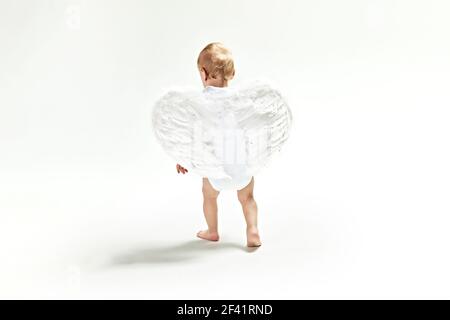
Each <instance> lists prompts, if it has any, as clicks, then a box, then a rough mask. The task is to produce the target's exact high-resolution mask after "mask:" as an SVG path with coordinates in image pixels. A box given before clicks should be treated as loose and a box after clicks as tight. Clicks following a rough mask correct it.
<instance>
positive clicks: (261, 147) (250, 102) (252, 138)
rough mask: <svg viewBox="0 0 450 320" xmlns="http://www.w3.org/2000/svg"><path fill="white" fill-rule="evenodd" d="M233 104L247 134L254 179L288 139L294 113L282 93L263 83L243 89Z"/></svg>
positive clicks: (242, 128) (253, 84)
mask: <svg viewBox="0 0 450 320" xmlns="http://www.w3.org/2000/svg"><path fill="white" fill-rule="evenodd" d="M233 100H234V101H232V102H231V104H232V106H233V109H234V114H235V117H236V120H237V124H238V127H239V128H240V130H243V132H244V134H243V136H244V139H245V149H246V151H245V154H246V167H247V173H248V174H249V175H254V174H255V173H256V172H257V171H258V170H260V169H261V168H262V167H264V166H265V165H267V163H268V162H269V160H270V159H271V157H272V156H273V155H274V154H275V153H276V152H278V151H280V150H281V147H282V146H283V144H284V143H285V142H286V140H287V139H288V138H289V133H290V130H291V126H292V112H291V110H290V108H289V106H288V104H287V102H286V101H285V99H284V98H283V96H282V95H281V93H280V92H279V91H278V90H276V89H274V88H273V87H272V86H271V85H270V84H268V83H266V82H262V81H256V82H253V83H250V84H248V85H246V86H244V87H242V88H241V89H240V90H238V91H237V94H236V95H235V96H234V98H233Z"/></svg>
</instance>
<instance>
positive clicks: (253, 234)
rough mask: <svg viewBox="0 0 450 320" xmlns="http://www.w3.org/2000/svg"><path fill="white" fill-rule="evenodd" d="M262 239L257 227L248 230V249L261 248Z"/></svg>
mask: <svg viewBox="0 0 450 320" xmlns="http://www.w3.org/2000/svg"><path fill="white" fill-rule="evenodd" d="M260 246H261V239H260V238H259V232H258V229H257V228H256V227H253V228H248V229H247V247H260Z"/></svg>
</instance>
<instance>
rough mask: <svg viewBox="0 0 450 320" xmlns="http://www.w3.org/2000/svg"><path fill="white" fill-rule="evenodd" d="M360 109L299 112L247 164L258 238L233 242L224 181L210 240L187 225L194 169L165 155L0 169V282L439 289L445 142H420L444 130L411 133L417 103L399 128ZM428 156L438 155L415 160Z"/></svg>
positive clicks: (448, 240) (193, 209)
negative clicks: (264, 154) (216, 235)
mask: <svg viewBox="0 0 450 320" xmlns="http://www.w3.org/2000/svg"><path fill="white" fill-rule="evenodd" d="M365 117H367V115H366V114H365V115H361V118H360V119H359V120H360V121H359V122H358V124H357V125H355V123H356V122H352V123H353V124H352V123H350V122H349V121H348V122H345V121H346V120H345V118H346V117H345V116H341V117H340V118H338V115H337V114H335V115H334V116H333V117H326V116H324V115H323V114H314V113H309V114H308V113H305V115H304V117H303V118H302V119H299V121H298V123H297V130H298V131H299V132H301V133H302V134H299V135H297V137H294V138H293V140H292V141H291V142H290V144H289V145H288V146H287V147H286V149H285V152H284V153H283V154H282V156H281V157H279V158H277V159H275V160H274V162H273V165H272V166H271V167H269V168H268V169H266V170H265V171H264V172H262V173H261V175H259V176H258V177H257V178H256V191H255V192H256V195H255V196H256V199H257V201H258V204H259V210H260V227H261V233H262V240H263V246H262V247H261V248H259V249H257V250H247V249H246V248H245V246H244V244H245V233H244V231H245V226H244V220H243V217H242V214H241V212H240V208H239V206H238V202H237V200H236V196H235V194H234V193H232V192H228V193H223V194H222V195H221V196H220V219H221V220H220V224H221V231H222V239H221V241H220V242H219V243H208V242H204V241H202V240H197V239H196V238H195V236H194V235H195V233H196V231H197V230H198V229H199V228H201V227H203V226H204V222H203V218H202V213H201V192H200V179H198V178H197V177H195V176H193V175H189V176H177V175H176V173H175V169H174V166H173V163H169V162H166V163H162V164H161V166H160V167H159V168H158V171H157V172H158V173H155V171H154V170H153V169H152V168H150V167H149V166H147V165H146V164H145V163H141V165H140V166H139V165H137V164H136V163H135V164H134V166H127V165H125V164H123V165H121V166H117V167H113V166H111V167H110V168H104V167H103V168H101V167H98V168H90V169H91V170H90V171H89V170H88V169H87V167H85V168H84V170H83V171H79V172H76V171H72V172H71V171H70V170H69V169H68V168H63V167H61V168H59V171H58V168H55V167H52V168H45V167H40V168H34V171H33V172H34V173H32V172H22V173H21V174H19V173H18V172H15V173H14V174H11V176H9V177H8V176H6V175H5V177H6V179H8V182H9V184H8V185H7V184H6V183H5V184H3V190H2V195H3V196H4V199H3V208H4V209H8V210H9V211H8V212H9V213H10V215H4V216H3V217H4V218H3V220H2V224H1V226H0V228H1V232H0V235H1V242H2V265H1V273H0V277H1V283H2V286H1V289H0V294H1V296H2V297H44V298H50V297H58V298H105V297H106V298H199V299H206V298H235V299H238V298H243V299H244V298H245V299H257V298H260V299H264V298H268V299H272V298H274V299H279V298H449V296H450V293H449V285H450V276H449V274H448V270H449V268H450V256H449V250H448V247H449V244H450V235H449V233H448V226H449V219H450V218H449V210H448V209H449V204H448V198H447V196H448V191H449V190H448V181H449V180H448V178H449V172H448V169H447V168H446V166H444V164H445V163H446V162H445V161H448V151H447V150H445V151H443V150H444V149H441V151H440V150H439V149H433V150H435V152H436V153H433V151H431V150H430V149H428V153H427V154H426V155H423V154H422V155H420V154H419V151H420V150H427V146H429V144H441V143H442V145H444V144H443V143H444V142H445V141H444V139H442V140H440V141H439V140H433V139H438V137H437V136H433V135H432V134H431V132H432V131H433V130H438V129H437V127H433V128H432V127H428V128H427V132H428V133H427V134H424V133H420V132H417V133H414V132H415V131H414V130H413V127H415V126H416V122H417V123H418V122H421V123H422V124H423V123H426V119H425V118H424V116H423V115H420V114H416V113H410V118H409V119H407V118H405V117H404V115H402V119H403V120H404V123H403V129H404V130H406V131H404V132H402V133H396V129H395V128H396V125H395V123H397V121H400V120H401V119H394V118H392V114H391V117H390V118H389V120H387V118H385V114H383V113H378V114H375V113H374V114H372V115H371V116H370V119H371V122H367V124H366V125H364V124H362V123H363V122H364V121H363V120H364V118H365ZM352 119H354V117H353V118H352ZM374 120H376V121H374ZM333 123H335V124H334V125H333ZM408 123H409V124H408ZM338 124H339V125H338ZM435 124H438V121H437V122H435ZM409 125H411V126H413V127H411V128H410V129H411V131H408V128H409ZM338 126H339V127H340V128H345V129H342V130H340V131H337V130H333V129H337V127H338ZM374 126H377V127H380V126H381V127H383V128H384V130H383V132H378V133H375V132H374V131H373V129H374V128H373V127H374ZM321 128H328V130H329V131H331V132H334V134H333V135H325V134H323V133H322V131H321ZM353 129H354V130H355V131H356V129H357V131H358V134H355V135H354V134H351V132H352V131H353ZM406 135H407V136H409V137H410V139H408V140H407V141H406V143H403V144H400V143H399V142H400V140H401V139H403V137H404V136H406ZM411 135H416V136H411ZM419 135H421V137H419ZM375 137H376V140H374V139H375ZM413 138H414V139H413ZM415 138H417V139H415ZM412 140H414V143H413V144H409V143H408V142H410V141H412ZM297 148H298V149H297ZM430 148H431V146H430ZM155 152H159V151H156V150H155ZM429 159H430V160H431V159H434V160H433V161H434V164H435V165H434V166H429V167H424V166H423V162H425V161H428V160H429ZM72 169H74V168H72ZM4 181H5V180H4ZM5 212H6V211H5ZM5 217H6V219H5Z"/></svg>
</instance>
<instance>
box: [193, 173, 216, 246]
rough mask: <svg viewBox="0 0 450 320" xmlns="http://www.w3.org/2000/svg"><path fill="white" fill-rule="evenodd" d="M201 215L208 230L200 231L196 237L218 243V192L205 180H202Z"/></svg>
mask: <svg viewBox="0 0 450 320" xmlns="http://www.w3.org/2000/svg"><path fill="white" fill-rule="evenodd" d="M202 192H203V213H204V215H205V219H206V223H207V224H208V230H202V231H199V232H198V233H197V237H199V238H202V239H205V240H210V241H218V240H219V233H218V228H217V222H218V221H217V197H218V196H219V191H217V190H215V189H214V188H213V187H212V185H211V183H210V182H209V181H208V179H207V178H203V187H202Z"/></svg>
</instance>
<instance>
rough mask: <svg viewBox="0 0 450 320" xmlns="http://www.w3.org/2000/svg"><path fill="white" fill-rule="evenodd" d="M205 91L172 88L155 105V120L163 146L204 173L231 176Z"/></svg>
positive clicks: (198, 171) (171, 154)
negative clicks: (217, 148)
mask: <svg viewBox="0 0 450 320" xmlns="http://www.w3.org/2000/svg"><path fill="white" fill-rule="evenodd" d="M210 113H211V110H210V109H208V108H207V101H205V100H204V98H203V95H202V93H201V92H195V91H185V92H183V91H170V92H168V93H167V94H165V95H164V96H163V97H162V98H160V99H159V100H158V101H157V102H156V104H155V105H154V108H153V114H152V124H153V130H154V133H155V136H156V138H157V140H158V142H159V143H160V144H161V146H162V147H163V149H164V150H165V151H166V152H167V153H168V154H169V155H170V156H171V157H172V158H173V159H174V160H175V161H177V162H178V163H180V164H181V165H182V166H184V167H186V168H188V169H192V170H193V171H194V172H196V173H197V174H199V175H201V176H205V177H211V178H227V177H229V176H228V175H227V174H226V173H225V171H224V169H223V165H222V162H221V160H220V159H219V158H218V157H217V156H216V153H215V148H214V137H215V135H214V133H213V131H214V129H215V128H216V123H215V122H214V119H215V117H214V115H211V114H210Z"/></svg>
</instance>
